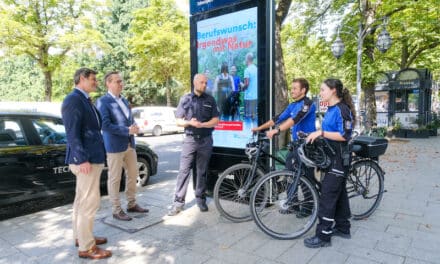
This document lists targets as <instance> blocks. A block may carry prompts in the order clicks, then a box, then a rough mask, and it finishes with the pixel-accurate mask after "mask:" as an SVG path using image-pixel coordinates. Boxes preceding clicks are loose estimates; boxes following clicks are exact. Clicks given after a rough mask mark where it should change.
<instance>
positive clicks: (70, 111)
mask: <svg viewBox="0 0 440 264" xmlns="http://www.w3.org/2000/svg"><path fill="white" fill-rule="evenodd" d="M93 108H94V106H93V105H92V104H91V103H90V102H89V101H88V99H87V98H86V97H85V95H84V94H83V93H81V91H78V90H77V89H74V90H73V91H72V92H71V93H70V94H68V95H67V96H66V98H65V99H64V101H63V104H62V106H61V114H62V118H63V123H64V126H65V128H66V137H67V146H66V163H67V164H77V165H78V164H81V163H84V162H87V161H88V162H90V163H95V164H101V163H104V162H105V148H104V142H103V139H102V135H101V126H100V124H101V123H102V121H101V120H100V116H99V112H98V111H97V110H96V109H95V111H94V110H93ZM98 119H99V121H98Z"/></svg>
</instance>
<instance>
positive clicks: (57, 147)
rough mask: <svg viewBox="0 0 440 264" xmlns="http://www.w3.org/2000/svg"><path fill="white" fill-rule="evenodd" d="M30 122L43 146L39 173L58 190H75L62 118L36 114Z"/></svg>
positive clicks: (49, 184)
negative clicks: (67, 161) (66, 161)
mask: <svg viewBox="0 0 440 264" xmlns="http://www.w3.org/2000/svg"><path fill="white" fill-rule="evenodd" d="M30 123H31V125H32V127H33V129H34V132H35V133H36V135H37V137H38V140H39V141H40V146H41V151H42V152H41V159H42V167H41V168H40V169H39V171H38V173H39V174H41V178H45V181H46V183H47V185H48V186H51V187H52V188H54V189H55V190H56V191H57V192H63V191H66V190H74V188H75V178H74V176H73V174H72V173H71V172H70V170H69V166H68V165H67V164H65V157H66V132H65V128H64V125H63V122H62V119H61V118H56V117H49V116H35V117H32V118H31V119H30Z"/></svg>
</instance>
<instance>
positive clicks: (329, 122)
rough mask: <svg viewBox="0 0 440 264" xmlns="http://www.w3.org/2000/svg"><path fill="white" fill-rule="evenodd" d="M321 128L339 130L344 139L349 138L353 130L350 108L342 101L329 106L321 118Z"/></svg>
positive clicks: (331, 130) (329, 130)
mask: <svg viewBox="0 0 440 264" xmlns="http://www.w3.org/2000/svg"><path fill="white" fill-rule="evenodd" d="M322 130H323V131H328V132H339V133H340V134H341V136H343V137H344V138H345V139H346V140H348V139H350V137H351V132H352V130H353V116H352V114H351V111H350V108H349V107H348V106H347V105H346V104H344V103H342V102H339V103H337V104H335V105H333V106H329V107H328V109H327V112H326V113H325V115H324V119H323V120H322Z"/></svg>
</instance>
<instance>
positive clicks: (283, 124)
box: [252, 78, 316, 217]
mask: <svg viewBox="0 0 440 264" xmlns="http://www.w3.org/2000/svg"><path fill="white" fill-rule="evenodd" d="M308 91H309V82H308V81H307V80H306V79H304V78H298V79H295V80H293V82H292V89H291V95H292V99H293V100H294V102H292V103H291V104H289V105H288V106H287V108H286V109H285V110H284V111H283V112H282V113H281V114H279V115H278V116H275V117H274V118H273V119H271V120H269V121H267V122H266V123H264V124H262V125H261V126H259V127H257V128H254V129H252V131H253V132H256V131H260V130H265V129H268V128H270V127H272V126H275V128H274V129H272V130H271V131H268V132H267V133H266V134H267V136H268V137H269V138H272V137H273V136H274V135H277V134H279V133H280V132H281V131H285V130H287V129H289V128H290V129H291V136H292V141H296V140H298V132H299V131H302V132H304V133H311V132H314V131H316V126H315V121H316V114H315V113H316V106H315V104H314V103H313V101H312V100H310V99H309V98H308V97H307V96H306V94H307V92H308ZM296 156H297V154H296V149H293V150H292V151H289V154H288V155H287V157H286V169H288V170H292V169H293V162H294V160H295V159H294V157H296ZM306 176H307V177H308V178H309V179H310V181H311V182H314V169H313V168H308V169H307V173H306ZM280 212H281V213H294V212H297V216H298V217H304V216H307V215H308V214H310V211H309V210H307V209H305V208H293V207H292V208H289V209H287V210H285V211H280Z"/></svg>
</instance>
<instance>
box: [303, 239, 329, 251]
mask: <svg viewBox="0 0 440 264" xmlns="http://www.w3.org/2000/svg"><path fill="white" fill-rule="evenodd" d="M331 245H332V243H331V241H330V240H329V241H324V240H322V239H320V238H319V237H318V236H314V237H309V238H306V239H304V246H306V247H308V248H319V247H329V246H331Z"/></svg>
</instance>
